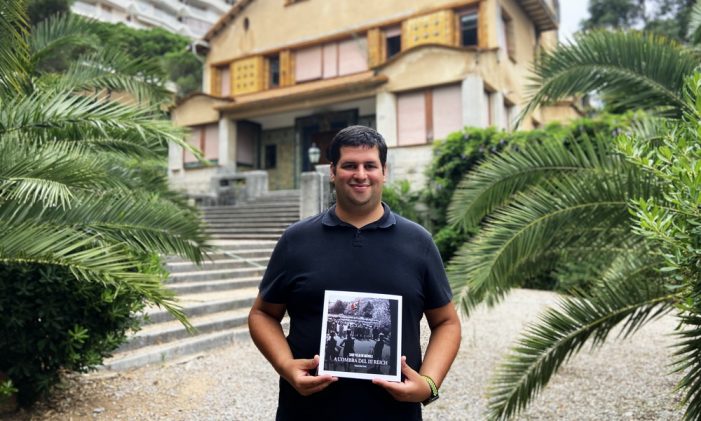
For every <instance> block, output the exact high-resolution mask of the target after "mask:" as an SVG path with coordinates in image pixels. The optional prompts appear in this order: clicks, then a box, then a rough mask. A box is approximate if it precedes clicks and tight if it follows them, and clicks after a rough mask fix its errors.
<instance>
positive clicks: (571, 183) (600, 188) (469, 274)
mask: <svg viewBox="0 0 701 421" xmlns="http://www.w3.org/2000/svg"><path fill="white" fill-rule="evenodd" d="M654 194H657V193H656V192H655V186H654V185H653V184H651V181H650V179H649V178H645V177H643V176H642V175H641V174H640V173H639V172H636V171H633V170H626V171H624V172H621V173H618V174H593V175H591V176H587V177H581V176H578V175H574V176H569V177H561V178H559V179H553V180H549V181H547V182H546V183H542V184H540V185H536V186H533V187H532V188H531V189H529V190H527V191H526V192H524V193H523V194H520V195H518V196H517V197H516V198H515V199H514V200H513V202H512V203H510V204H509V206H507V207H505V208H503V209H500V210H497V211H496V212H494V214H493V217H492V218H491V219H489V220H488V222H487V224H486V227H485V228H484V229H483V230H482V231H481V232H480V233H479V234H478V235H477V236H476V237H475V238H473V239H472V240H471V241H470V242H468V243H466V244H465V245H463V247H462V248H461V249H460V250H459V251H458V253H457V254H456V255H455V257H454V258H453V259H452V260H451V261H450V262H449V264H448V267H447V270H448V275H449V279H450V281H451V285H452V287H453V291H454V295H455V300H456V301H457V302H458V303H459V304H460V305H461V307H462V309H463V311H464V312H465V313H466V314H469V313H470V311H471V309H472V308H474V306H475V305H476V304H478V303H480V302H483V301H484V302H486V303H487V304H488V305H493V304H495V303H497V302H499V301H500V300H501V298H502V297H503V296H504V294H505V293H506V292H508V290H509V289H510V288H511V287H512V286H514V285H518V284H519V282H520V281H522V280H523V276H524V274H526V273H528V274H534V273H537V271H538V270H539V269H540V267H539V264H538V263H539V262H542V256H543V255H544V254H546V253H550V252H551V251H552V250H559V249H560V248H562V247H567V246H569V245H571V244H572V243H573V242H575V241H576V242H579V243H589V244H592V245H596V244H610V245H615V244H621V243H623V242H625V241H626V239H627V237H628V236H629V235H630V231H629V230H628V229H624V230H617V229H615V228H621V227H623V228H626V227H628V228H629V227H630V223H631V220H630V214H629V211H628V207H627V205H628V201H629V200H630V199H631V198H636V197H641V196H648V197H649V196H652V195H654ZM549 264H550V265H551V264H552V262H550V263H549ZM548 267H551V266H548Z"/></svg>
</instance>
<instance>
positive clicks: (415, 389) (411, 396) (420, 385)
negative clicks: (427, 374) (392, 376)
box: [372, 356, 431, 402]
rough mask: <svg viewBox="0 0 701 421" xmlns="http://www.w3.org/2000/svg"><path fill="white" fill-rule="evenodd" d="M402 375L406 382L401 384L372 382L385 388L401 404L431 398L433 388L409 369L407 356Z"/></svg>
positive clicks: (403, 358) (379, 380) (383, 381)
mask: <svg viewBox="0 0 701 421" xmlns="http://www.w3.org/2000/svg"><path fill="white" fill-rule="evenodd" d="M402 374H404V381H403V382H401V383H395V382H388V381H387V380H384V379H372V382H373V383H374V384H376V385H378V386H381V387H383V388H384V389H385V390H386V391H388V392H389V394H390V395H392V397H393V398H394V399H396V400H398V401H401V402H423V401H425V400H426V399H428V398H429V397H430V396H431V387H430V386H429V385H428V382H426V379H424V378H423V377H421V375H420V374H419V373H417V372H416V371H415V370H414V369H413V368H411V367H409V365H408V364H407V363H406V357H405V356H402Z"/></svg>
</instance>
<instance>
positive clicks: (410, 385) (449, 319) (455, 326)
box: [373, 302, 461, 402]
mask: <svg viewBox="0 0 701 421" xmlns="http://www.w3.org/2000/svg"><path fill="white" fill-rule="evenodd" d="M425 314H426V320H427V321H428V326H429V327H430V328H431V337H430V338H429V340H428V347H427V348H426V354H425V355H424V361H423V363H422V364H421V369H420V370H419V372H418V373H417V372H416V371H415V370H413V369H412V368H411V367H409V366H408V365H407V363H406V358H405V357H402V374H404V377H405V379H404V381H403V382H401V383H393V382H388V381H386V380H381V379H374V380H373V383H375V384H378V385H380V386H382V387H384V388H385V389H386V390H387V391H388V392H389V393H390V394H391V395H392V396H393V397H394V398H395V399H396V400H398V401H403V402H423V401H424V400H426V399H428V397H429V396H431V388H430V386H429V385H428V383H427V382H426V380H425V379H424V378H423V377H421V375H422V374H424V375H427V376H429V377H431V378H432V379H433V381H435V382H436V386H438V387H440V386H441V384H442V383H443V380H444V379H445V376H446V375H447V374H448V370H449V369H450V365H451V364H453V360H455V356H456V355H457V353H458V349H459V348H460V335H461V328H460V318H459V317H458V314H457V312H456V311H455V307H454V306H453V303H452V302H451V303H448V304H446V305H444V306H443V307H439V308H436V309H433V310H426V312H425Z"/></svg>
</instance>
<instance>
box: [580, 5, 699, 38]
mask: <svg viewBox="0 0 701 421" xmlns="http://www.w3.org/2000/svg"><path fill="white" fill-rule="evenodd" d="M694 3H695V1H694V0H589V8H588V10H589V17H588V18H587V19H585V20H584V21H582V22H581V27H582V29H586V30H591V29H640V30H644V31H648V32H650V31H651V32H656V33H659V34H662V35H666V36H668V37H670V38H674V39H677V40H680V41H681V40H685V39H687V28H688V25H689V13H690V11H691V9H692V7H693V6H694Z"/></svg>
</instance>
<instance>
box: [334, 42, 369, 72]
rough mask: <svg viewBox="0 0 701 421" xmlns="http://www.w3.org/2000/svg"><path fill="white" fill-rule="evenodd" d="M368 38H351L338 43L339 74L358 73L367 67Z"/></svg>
mask: <svg viewBox="0 0 701 421" xmlns="http://www.w3.org/2000/svg"><path fill="white" fill-rule="evenodd" d="M367 50H368V40H367V39H366V38H364V37H363V38H353V39H349V40H346V41H341V42H339V43H338V56H339V57H338V74H339V76H343V75H349V74H351V73H358V72H362V71H364V70H367V69H368V58H367V54H366V51H367Z"/></svg>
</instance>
